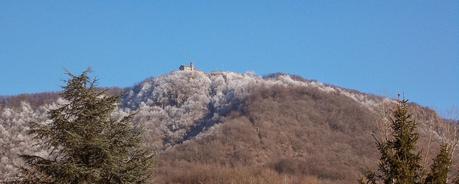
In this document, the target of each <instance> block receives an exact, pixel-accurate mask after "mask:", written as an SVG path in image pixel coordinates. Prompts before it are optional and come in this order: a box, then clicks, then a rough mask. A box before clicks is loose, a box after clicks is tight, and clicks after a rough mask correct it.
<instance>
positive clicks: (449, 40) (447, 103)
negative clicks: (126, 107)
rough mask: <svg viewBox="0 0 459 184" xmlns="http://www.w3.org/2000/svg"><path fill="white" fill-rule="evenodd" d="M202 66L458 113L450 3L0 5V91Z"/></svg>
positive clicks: (10, 0)
mask: <svg viewBox="0 0 459 184" xmlns="http://www.w3.org/2000/svg"><path fill="white" fill-rule="evenodd" d="M189 61H193V62H194V63H196V65H197V66H198V67H199V68H200V69H202V70H204V71H222V70H224V71H236V72H245V71H254V72H256V73H257V74H260V75H264V74H268V73H273V72H286V73H292V74H298V75H301V76H303V77H305V78H308V79H317V80H320V81H322V82H325V83H331V84H335V85H339V86H343V87H346V88H352V89H357V90H360V91H363V92H368V93H373V94H378V95H383V96H391V97H393V96H395V95H396V94H397V93H398V92H401V93H404V94H405V96H406V97H407V98H409V99H411V100H412V101H415V102H417V103H419V104H421V105H424V106H429V107H432V108H434V109H436V110H438V111H439V112H440V113H441V114H443V115H446V114H447V113H446V112H447V111H448V110H449V109H452V108H454V107H458V106H459V1H457V0H441V1H439V0H423V1H419V0H403V1H400V0H385V1H368V0H361V1H354V0H348V1H341V0H320V1H303V0H301V1H300V0H279V1H268V0H259V1H256V0H254V1H239V0H232V1H216V0H209V1H200V0H183V1H170V0H164V1H161V0H155V1H92V0H91V1H89V0H88V1H46V0H44V1H32V0H31V1H17V0H2V1H0V67H1V72H0V95H14V94H19V93H35V92H42V91H56V90H59V87H60V86H61V85H62V84H63V83H62V80H63V79H65V75H64V74H63V72H64V69H68V70H70V71H73V72H80V71H82V70H83V69H84V68H86V67H88V66H91V67H92V68H93V70H94V75H96V76H97V77H98V78H100V85H102V86H121V87H126V86H131V85H133V84H135V83H137V82H140V81H142V80H143V79H145V78H147V77H150V76H157V75H161V74H164V73H167V72H169V71H172V70H175V69H176V68H177V67H178V65H180V64H182V63H188V62H189Z"/></svg>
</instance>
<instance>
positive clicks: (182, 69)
mask: <svg viewBox="0 0 459 184" xmlns="http://www.w3.org/2000/svg"><path fill="white" fill-rule="evenodd" d="M179 70H181V71H194V70H195V68H194V66H193V63H190V65H188V66H187V65H180V67H179Z"/></svg>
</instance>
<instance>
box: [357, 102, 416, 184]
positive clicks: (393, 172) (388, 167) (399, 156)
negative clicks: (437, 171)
mask: <svg viewBox="0 0 459 184" xmlns="http://www.w3.org/2000/svg"><path fill="white" fill-rule="evenodd" d="M391 129H392V136H391V138H389V139H387V140H383V141H380V140H378V139H377V140H376V144H377V148H378V150H379V152H380V155H381V157H380V161H379V167H378V171H377V172H369V173H368V174H367V175H366V176H367V177H366V180H361V181H360V182H361V183H379V182H382V183H385V184H417V183H422V178H423V177H422V175H423V169H422V166H421V164H420V162H421V157H420V153H419V152H417V151H416V142H417V140H418V137H419V135H418V133H417V132H416V122H415V121H414V120H412V117H411V115H410V114H409V113H408V101H407V100H401V101H399V104H398V105H397V108H396V109H395V110H394V112H393V114H392V118H391Z"/></svg>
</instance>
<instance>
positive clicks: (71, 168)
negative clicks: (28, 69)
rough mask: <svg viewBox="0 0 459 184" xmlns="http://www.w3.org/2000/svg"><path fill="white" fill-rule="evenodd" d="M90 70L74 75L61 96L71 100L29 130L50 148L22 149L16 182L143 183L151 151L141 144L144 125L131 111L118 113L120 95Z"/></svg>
mask: <svg viewBox="0 0 459 184" xmlns="http://www.w3.org/2000/svg"><path fill="white" fill-rule="evenodd" d="M88 73H89V71H88V70H87V71H85V72H83V73H82V74H81V75H78V76H75V75H72V74H69V76H70V79H69V80H68V81H67V85H66V86H65V87H63V89H64V91H63V93H62V98H63V99H65V100H66V101H67V102H68V103H66V104H65V105H62V106H61V107H59V108H57V109H54V110H51V111H50V112H49V119H50V120H51V121H50V122H49V123H48V124H45V125H40V124H36V123H35V124H33V126H32V128H31V131H30V133H31V134H33V135H34V136H35V138H36V139H38V140H39V141H41V143H43V144H42V145H43V146H44V147H45V148H47V149H48V150H49V155H48V156H47V157H39V156H35V155H21V157H22V158H23V159H24V161H25V163H26V166H24V167H23V168H22V172H21V175H20V177H19V178H20V179H19V180H18V181H16V182H17V183H59V184H61V183H62V184H64V183H65V184H77V183H96V184H97V183H144V182H145V181H146V180H147V179H148V177H149V173H151V172H150V169H149V168H150V166H151V165H152V156H151V154H150V153H149V152H147V151H146V150H145V149H143V148H142V146H141V144H142V142H141V129H139V128H136V127H134V126H133V124H132V123H131V119H132V116H133V115H132V114H131V115H128V116H126V117H123V118H121V119H119V118H118V119H117V118H113V117H112V115H111V114H112V112H114V110H115V109H116V106H117V103H118V101H119V97H116V96H108V95H106V94H105V92H104V91H101V90H98V89H96V86H95V80H92V79H90V78H89V77H88Z"/></svg>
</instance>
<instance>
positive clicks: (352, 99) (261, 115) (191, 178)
mask: <svg viewBox="0 0 459 184" xmlns="http://www.w3.org/2000/svg"><path fill="white" fill-rule="evenodd" d="M114 91H117V92H116V93H121V94H123V95H122V102H121V105H120V108H119V110H118V112H116V113H114V115H115V116H117V115H124V114H126V113H129V112H137V114H136V116H135V118H134V120H135V122H136V123H138V124H139V125H141V126H143V127H145V130H146V132H145V140H146V144H147V146H148V147H150V148H151V149H152V150H153V151H155V152H158V153H159V157H158V164H157V169H156V173H155V176H156V177H155V181H156V182H157V183H199V182H201V183H231V182H233V183H238V182H239V183H249V182H252V183H280V181H286V180H288V181H289V183H301V182H300V181H306V180H308V181H316V182H324V183H354V182H355V181H356V179H357V178H358V177H359V175H360V173H361V171H362V170H364V169H366V168H368V167H370V168H371V167H374V166H375V163H376V162H375V161H376V159H377V156H378V155H377V153H376V148H375V145H374V142H373V138H372V134H374V135H376V136H381V132H383V131H382V128H383V127H384V126H382V124H381V122H384V120H383V119H382V118H383V117H384V115H385V113H386V111H387V110H388V109H390V107H391V106H392V105H393V104H394V101H393V100H390V99H387V98H383V97H377V96H373V95H368V94H363V93H360V92H357V91H354V90H348V89H344V88H340V87H336V86H330V85H324V84H322V83H320V82H317V81H311V80H304V79H302V78H299V77H296V76H289V75H284V74H273V75H270V76H267V77H260V76H257V75H254V74H250V73H246V74H239V73H232V72H214V73H203V72H199V71H194V72H182V71H177V72H171V73H169V74H166V75H163V76H160V77H157V78H151V79H147V80H145V81H143V82H141V83H139V84H137V85H135V86H134V87H132V88H126V89H123V90H122V91H121V92H119V89H117V90H114ZM2 102H3V103H1V105H0V133H1V134H0V143H1V144H0V146H1V149H0V179H4V178H7V177H10V176H12V175H13V174H14V173H15V172H17V171H16V170H15V168H14V166H15V165H16V166H18V165H21V164H22V163H21V160H20V159H18V157H17V154H19V153H28V154H30V153H35V154H39V155H44V154H45V153H46V151H44V150H41V149H40V148H39V147H33V146H31V145H32V144H34V141H33V140H32V139H31V137H30V136H29V135H27V134H26V131H27V130H28V125H27V122H29V121H41V122H46V119H47V118H46V112H47V111H48V110H49V109H52V108H55V107H56V106H57V105H59V104H62V103H65V102H61V101H59V99H57V98H56V95H55V94H49V95H32V96H31V97H30V96H26V97H9V98H2ZM6 102H8V103H6ZM411 107H412V108H411V109H412V113H413V114H414V117H415V119H416V120H417V121H418V124H419V132H420V135H421V140H420V142H421V144H420V149H423V150H426V149H427V147H426V146H425V145H431V146H430V147H432V148H435V147H437V146H438V142H440V141H441V139H442V136H441V135H442V131H443V130H442V129H441V128H442V122H441V121H442V120H441V119H440V118H439V117H437V115H436V114H435V112H433V111H432V110H429V109H427V108H423V107H420V106H418V105H415V104H412V105H411ZM430 142H432V144H428V143H430ZM433 150H435V149H433ZM425 153H427V151H425ZM433 154H434V153H431V154H429V156H430V157H431V156H432V155H433ZM428 161H429V159H428V160H426V162H428ZM220 181H221V182H220Z"/></svg>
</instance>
